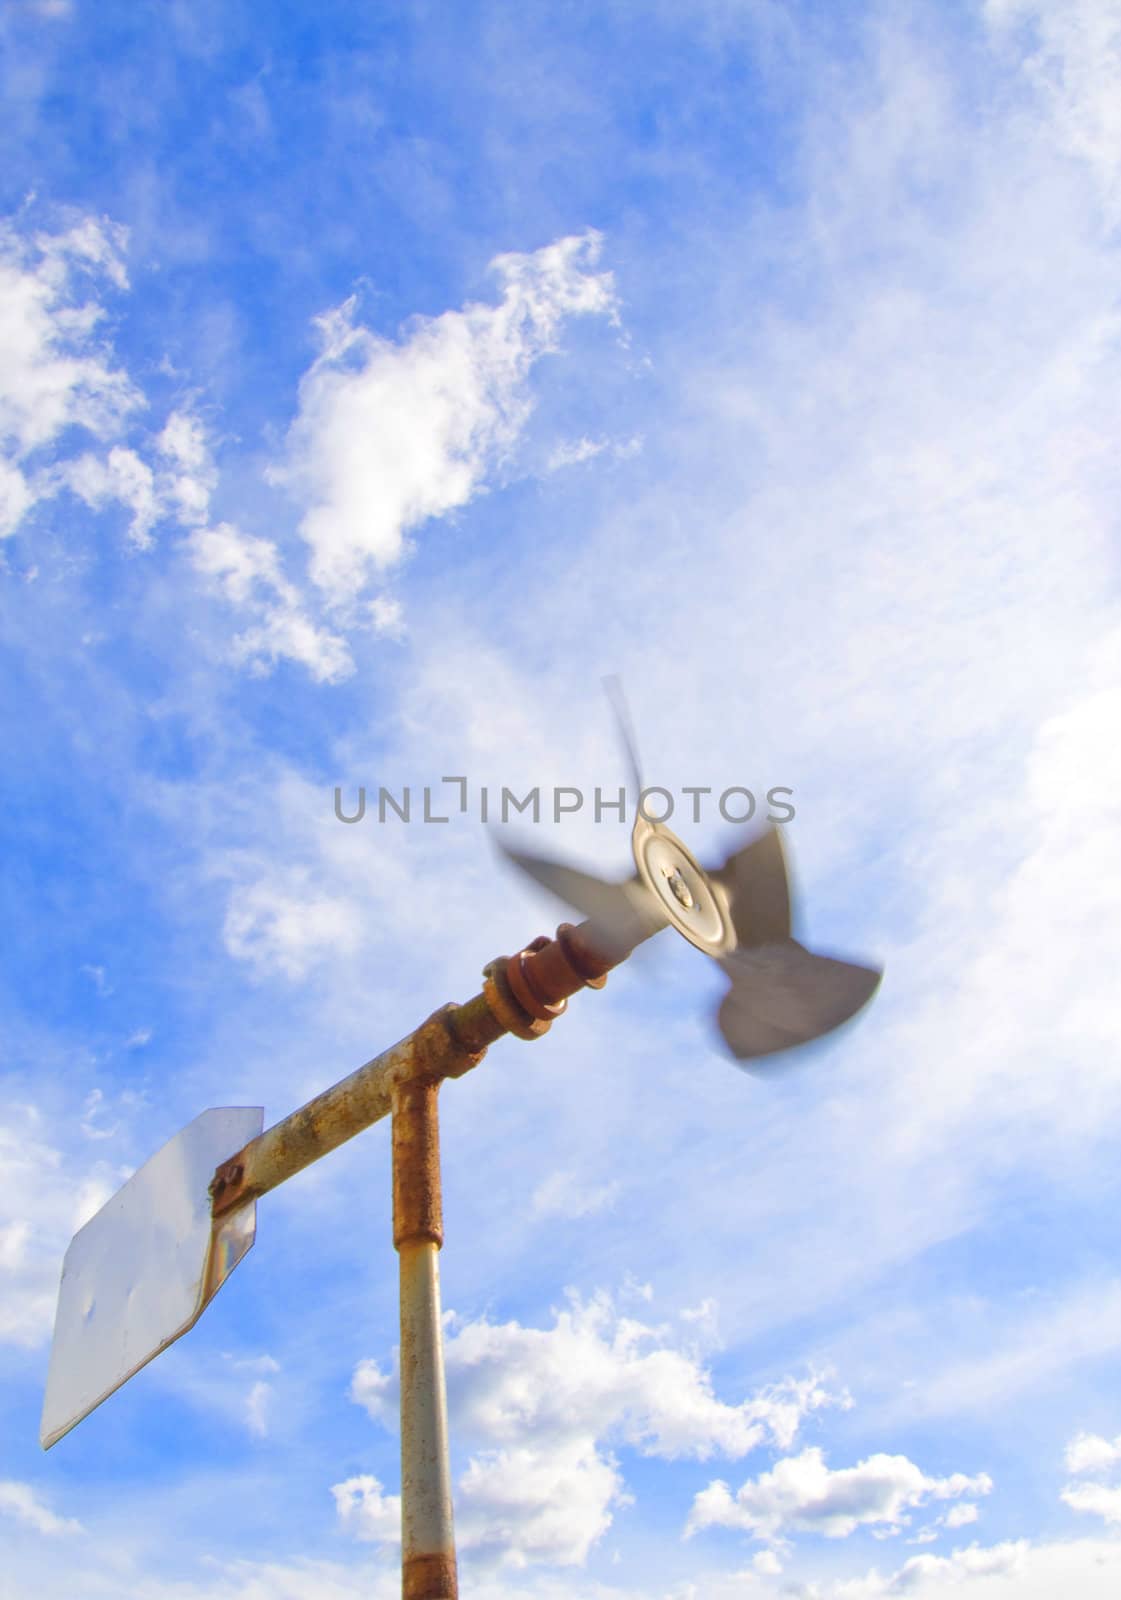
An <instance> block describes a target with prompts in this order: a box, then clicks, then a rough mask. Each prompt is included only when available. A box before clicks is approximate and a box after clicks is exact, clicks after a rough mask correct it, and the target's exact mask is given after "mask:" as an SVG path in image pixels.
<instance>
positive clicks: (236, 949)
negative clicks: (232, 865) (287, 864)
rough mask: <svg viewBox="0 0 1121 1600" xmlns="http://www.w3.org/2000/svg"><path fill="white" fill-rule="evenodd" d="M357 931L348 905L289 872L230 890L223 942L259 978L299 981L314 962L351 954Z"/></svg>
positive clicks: (354, 912) (357, 920) (355, 916)
mask: <svg viewBox="0 0 1121 1600" xmlns="http://www.w3.org/2000/svg"><path fill="white" fill-rule="evenodd" d="M360 930H361V922H360V918H359V916H358V912H357V910H356V909H355V907H354V906H353V905H352V904H351V903H350V902H349V901H348V900H345V899H342V898H339V897H337V896H331V895H329V894H324V893H321V892H320V891H318V890H316V889H315V888H313V887H311V886H310V885H309V884H308V882H307V879H306V875H305V874H303V873H300V872H299V871H293V872H288V873H286V874H273V875H271V876H269V875H262V876H261V877H259V878H258V879H257V881H255V882H253V883H248V884H245V885H242V886H240V887H236V888H235V889H234V890H232V892H231V894H230V899H229V903H228V906H227V909H226V918H225V922H224V924H223V929H222V936H223V939H224V941H225V945H226V949H227V950H228V951H229V952H230V954H231V955H232V956H235V957H236V958H237V959H238V960H239V961H247V962H248V963H249V964H250V965H251V966H252V967H253V968H254V969H255V971H256V972H257V973H258V975H260V976H262V977H265V976H269V975H271V974H273V973H275V972H281V973H283V974H284V975H285V976H286V977H288V978H292V979H300V978H303V977H304V976H305V975H306V973H307V972H308V971H309V969H310V968H311V967H312V966H314V965H315V964H316V963H317V962H319V961H323V960H326V959H327V958H328V957H330V956H332V955H335V954H341V953H345V952H348V951H350V950H352V949H353V948H354V946H355V944H356V942H357V940H358V938H359V934H360Z"/></svg>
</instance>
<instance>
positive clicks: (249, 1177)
mask: <svg viewBox="0 0 1121 1600" xmlns="http://www.w3.org/2000/svg"><path fill="white" fill-rule="evenodd" d="M629 954H630V951H629V950H624V951H622V952H620V951H618V950H616V949H612V950H611V951H610V953H609V952H608V951H607V950H606V949H604V948H602V947H601V946H600V944H599V943H598V941H597V939H596V936H595V933H594V931H593V930H592V927H591V924H590V923H587V922H584V923H581V924H580V925H579V927H573V926H571V925H570V924H569V923H562V924H561V926H560V927H559V928H558V929H557V935H556V938H554V939H534V940H533V942H532V943H531V944H529V945H527V946H526V948H525V949H524V950H520V951H519V952H518V953H517V955H514V956H510V957H509V958H506V957H501V958H499V959H498V960H497V961H492V962H490V963H489V965H488V966H487V967H486V968H485V969H484V971H485V977H486V982H485V983H484V986H483V991H482V993H481V994H477V995H475V996H474V997H473V998H472V999H470V1000H468V1001H467V1002H466V1003H465V1004H464V1005H460V1006H457V1005H447V1006H443V1007H442V1008H441V1009H440V1010H439V1011H436V1012H434V1013H433V1014H432V1016H430V1017H429V1018H428V1020H427V1021H426V1022H422V1023H421V1025H420V1027H419V1028H417V1029H416V1030H415V1031H414V1032H413V1033H410V1034H409V1035H408V1036H407V1037H406V1038H404V1039H401V1040H399V1041H398V1043H397V1044H394V1045H390V1047H389V1049H388V1050H383V1051H382V1053H381V1055H379V1056H375V1057H374V1058H373V1060H371V1061H367V1062H366V1063H365V1064H364V1065H363V1066H361V1067H359V1068H358V1069H357V1070H356V1071H354V1072H352V1073H351V1074H350V1076H349V1077H347V1078H343V1079H342V1080H341V1081H340V1082H339V1083H336V1084H333V1085H332V1086H331V1088H329V1089H324V1091H323V1093H322V1094H318V1095H316V1096H315V1098H314V1099H313V1100H309V1101H308V1103H307V1104H306V1105H304V1106H301V1107H300V1108H299V1110H297V1111H293V1112H292V1113H291V1114H290V1115H289V1116H287V1117H285V1118H284V1119H283V1121H281V1122H277V1123H274V1125H273V1126H272V1127H271V1128H266V1129H265V1131H264V1133H261V1134H258V1136H257V1137H256V1138H255V1139H251V1140H250V1141H249V1143H248V1144H247V1145H245V1146H244V1148H243V1149H241V1150H239V1151H238V1152H237V1154H236V1155H234V1156H231V1157H230V1158H229V1159H228V1160H227V1161H223V1162H222V1164H221V1165H220V1166H219V1167H218V1168H217V1170H216V1172H215V1174H214V1177H213V1179H212V1180H211V1184H210V1196H211V1214H212V1215H213V1216H214V1217H216V1218H217V1217H223V1216H227V1215H229V1213H230V1212H231V1211H235V1210H236V1209H237V1208H238V1206H241V1205H244V1204H245V1203H246V1201H249V1200H255V1199H257V1198H258V1197H259V1196H260V1195H263V1194H267V1193H268V1192H269V1190H270V1189H275V1188H276V1187H277V1185H278V1184H281V1183H284V1182H285V1180H286V1179H288V1178H291V1177H293V1176H294V1174H295V1173H297V1172H300V1171H302V1170H303V1168H304V1167H307V1166H310V1165H311V1163H312V1162H313V1161H318V1159H319V1157H320V1156H323V1155H326V1154H327V1153H328V1151H331V1150H334V1149H336V1148H337V1147H338V1146H339V1145H340V1144H343V1143H345V1142H346V1140H347V1139H352V1138H353V1137H354V1135H355V1134H357V1133H361V1132H362V1130H363V1128H368V1127H369V1126H370V1124H371V1123H374V1122H377V1121H379V1120H380V1118H382V1117H385V1116H388V1115H389V1114H390V1112H391V1111H392V1109H393V1092H394V1088H395V1086H396V1085H398V1084H400V1083H405V1082H408V1081H409V1080H411V1079H413V1078H432V1079H435V1080H440V1079H443V1078H458V1077H461V1076H462V1075H463V1073H465V1072H468V1071H470V1069H471V1068H472V1067H475V1066H477V1065H478V1064H479V1062H480V1061H481V1060H482V1059H483V1056H484V1055H485V1054H486V1050H487V1046H488V1045H491V1044H493V1043H494V1042H495V1040H496V1039H500V1038H501V1037H502V1035H503V1034H505V1033H513V1034H516V1035H517V1036H518V1037H519V1038H523V1039H535V1038H537V1037H539V1035H541V1034H542V1033H544V1032H546V1030H547V1029H548V1028H549V1026H550V1024H551V1023H552V1021H553V1019H554V1018H555V1017H557V1016H559V1015H560V1014H561V1012H562V1011H563V1010H564V1007H565V1002H566V1001H567V1000H568V998H569V997H570V996H571V995H574V994H576V993H577V991H578V990H580V989H583V988H597V989H598V988H602V986H603V984H604V983H605V982H606V974H607V973H608V972H609V971H610V969H611V968H612V967H615V966H618V965H619V963H620V962H621V961H625V960H626V957H627V956H628V955H629Z"/></svg>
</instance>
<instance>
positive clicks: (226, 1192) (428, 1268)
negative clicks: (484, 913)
mask: <svg viewBox="0 0 1121 1600" xmlns="http://www.w3.org/2000/svg"><path fill="white" fill-rule="evenodd" d="M656 931H657V929H656V927H655V926H654V925H653V924H650V925H641V926H639V925H636V928H635V930H634V937H633V938H632V939H631V940H629V941H627V942H620V941H619V940H618V939H616V940H614V941H602V940H601V939H600V938H599V937H597V936H596V934H595V932H594V931H593V929H592V927H591V925H590V924H589V923H582V924H580V926H578V927H573V926H572V924H571V923H567V922H564V923H562V924H561V925H560V927H559V928H558V929H557V933H556V937H555V938H553V939H546V938H540V939H534V940H532V942H531V943H530V944H528V945H526V946H525V948H524V949H522V950H519V951H518V952H517V954H516V955H513V956H510V957H508V958H507V957H499V958H498V959H497V960H495V961H492V962H490V963H489V964H488V965H487V966H486V967H485V968H484V969H483V975H484V979H485V981H484V984H483V990H482V993H481V994H477V995H475V996H474V998H473V999H471V1000H468V1001H467V1002H466V1004H464V1005H461V1006H457V1005H448V1006H443V1007H442V1008H441V1009H440V1010H439V1011H436V1012H434V1013H433V1015H432V1016H431V1017H429V1018H428V1021H427V1022H424V1023H422V1024H421V1026H420V1027H419V1028H417V1029H415V1031H414V1032H413V1033H410V1034H409V1035H407V1037H406V1038H404V1039H402V1040H401V1041H400V1042H399V1043H398V1044H395V1045H393V1046H391V1047H390V1049H388V1050H385V1051H383V1052H382V1054H381V1055H380V1056H375V1057H374V1059H373V1060H372V1061H367V1062H366V1063H365V1065H364V1066H361V1067H359V1068H358V1069H357V1071H356V1072H352V1073H351V1074H350V1076H349V1077H348V1078H343V1079H342V1080H341V1081H340V1082H339V1083H336V1084H333V1085H332V1086H331V1087H330V1088H329V1089H324V1091H323V1092H322V1094H318V1095H316V1096H315V1098H314V1099H313V1100H309V1101H308V1103H307V1104H306V1105H304V1106H301V1107H300V1108H299V1110H297V1111H293V1112H292V1113H291V1114H290V1115H289V1116H287V1117H285V1118H284V1119H283V1121H281V1122H278V1123H275V1124H274V1125H273V1126H272V1127H271V1128H267V1129H266V1130H265V1132H264V1133H261V1134H258V1136H257V1137H256V1138H255V1139H251V1140H250V1141H249V1143H248V1144H246V1145H244V1146H243V1147H242V1149H240V1150H239V1151H238V1152H237V1153H236V1155H233V1156H230V1157H229V1158H228V1159H227V1160H225V1161H223V1162H221V1163H220V1165H219V1166H218V1167H217V1169H216V1170H215V1173H214V1176H213V1178H212V1179H211V1183H210V1196H211V1214H212V1216H213V1217H214V1219H215V1221H216V1222H217V1221H219V1220H220V1219H221V1218H223V1217H226V1216H228V1215H229V1214H230V1213H231V1212H233V1211H236V1210H237V1209H238V1208H239V1207H240V1206H243V1205H245V1204H247V1202H249V1201H250V1200H255V1199H257V1198H259V1197H260V1196H261V1195H263V1194H267V1193H268V1192H269V1190H270V1189H275V1188H276V1187H277V1185H278V1184H281V1183H284V1182H286V1181H287V1179H289V1178H290V1177H293V1176H294V1175H295V1174H296V1173H297V1172H300V1171H301V1170H302V1169H303V1168H304V1167H306V1166H308V1165H310V1163H311V1162H313V1161H317V1160H318V1159H319V1158H320V1157H321V1156H323V1155H326V1154H327V1153H328V1151H330V1150H334V1149H336V1148H337V1147H338V1146H339V1145H340V1144H343V1143H344V1142H345V1141H346V1140H347V1139H352V1138H353V1137H354V1135H355V1134H357V1133H360V1132H361V1131H362V1130H363V1129H364V1128H368V1127H369V1126H370V1124H371V1123H373V1122H377V1121H378V1120H379V1119H380V1118H381V1117H384V1116H386V1115H387V1114H389V1115H390V1116H391V1117H392V1148H393V1243H394V1245H395V1247H396V1249H397V1252H398V1256H399V1261H400V1289H401V1358H400V1359H401V1593H402V1597H403V1600H458V1594H459V1583H458V1577H457V1572H456V1558H455V1528H454V1524H453V1519H452V1493H451V1464H450V1461H449V1455H448V1416H447V1395H446V1390H445V1384H444V1349H443V1329H442V1325H441V1321H440V1270H439V1250H440V1246H441V1245H442V1244H443V1242H444V1230H443V1215H442V1206H441V1197H440V1136H439V1123H438V1118H437V1095H438V1093H439V1088H440V1084H441V1082H442V1081H443V1080H444V1079H446V1078H458V1077H461V1076H462V1075H463V1074H464V1073H466V1072H469V1071H470V1070H471V1068H472V1067H475V1066H477V1065H478V1064H479V1062H480V1061H481V1060H482V1058H483V1056H484V1055H485V1054H486V1051H487V1048H488V1046H489V1045H491V1044H493V1043H494V1042H495V1040H497V1039H500V1038H501V1037H502V1036H503V1034H507V1033H512V1034H514V1035H515V1036H516V1037H517V1038H519V1039H538V1038H540V1037H541V1035H542V1034H544V1033H547V1032H548V1030H549V1028H550V1027H551V1026H552V1024H553V1022H554V1021H555V1020H556V1019H557V1017H559V1016H560V1015H561V1014H562V1013H563V1011H564V1009H565V1006H566V1004H567V1002H568V998H569V996H571V995H574V994H576V993H577V992H578V990H580V989H601V988H602V987H603V985H604V983H605V982H606V981H607V973H608V972H609V971H610V969H611V968H612V967H615V966H618V965H619V963H620V962H621V961H624V960H626V958H627V956H628V955H629V954H630V951H631V949H633V947H634V945H636V944H638V943H640V942H641V941H642V940H643V939H646V938H649V937H650V935H651V933H653V932H656Z"/></svg>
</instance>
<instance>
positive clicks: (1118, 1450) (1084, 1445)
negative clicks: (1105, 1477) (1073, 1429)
mask: <svg viewBox="0 0 1121 1600" xmlns="http://www.w3.org/2000/svg"><path fill="white" fill-rule="evenodd" d="M1063 1461H1064V1464H1065V1466H1066V1469H1067V1471H1068V1472H1104V1471H1106V1470H1108V1468H1110V1467H1115V1466H1116V1465H1117V1463H1118V1462H1119V1461H1121V1434H1118V1436H1117V1438H1116V1439H1103V1438H1102V1437H1101V1436H1100V1435H1099V1434H1096V1433H1079V1434H1076V1435H1075V1437H1074V1438H1073V1439H1072V1440H1071V1441H1070V1443H1069V1444H1068V1445H1067V1447H1066V1451H1065V1452H1064V1456H1063Z"/></svg>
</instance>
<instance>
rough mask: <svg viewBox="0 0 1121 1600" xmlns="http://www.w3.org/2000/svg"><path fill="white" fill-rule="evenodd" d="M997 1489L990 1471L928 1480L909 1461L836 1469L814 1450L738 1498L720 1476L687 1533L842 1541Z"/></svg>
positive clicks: (873, 1459)
mask: <svg viewBox="0 0 1121 1600" xmlns="http://www.w3.org/2000/svg"><path fill="white" fill-rule="evenodd" d="M991 1488H992V1480H991V1479H990V1478H988V1477H987V1476H986V1474H985V1473H980V1474H978V1475H977V1476H976V1477H972V1478H970V1477H967V1476H966V1475H965V1474H964V1473H954V1474H953V1475H952V1476H951V1477H949V1478H930V1477H927V1476H926V1474H925V1473H923V1472H922V1471H921V1470H920V1469H919V1468H918V1467H917V1466H915V1464H914V1462H913V1461H909V1460H908V1459H907V1457H906V1456H889V1455H883V1454H879V1455H873V1456H869V1457H868V1459H867V1460H865V1461H861V1462H860V1463H859V1464H858V1465H857V1466H855V1467H842V1468H839V1469H838V1470H836V1471H833V1470H830V1468H829V1467H827V1466H826V1464H825V1458H824V1455H823V1454H822V1452H821V1450H820V1449H818V1448H817V1447H815V1446H811V1447H810V1448H808V1449H806V1450H803V1451H802V1453H801V1454H800V1455H797V1456H788V1457H786V1458H785V1459H784V1460H782V1461H778V1462H776V1464H775V1466H774V1467H773V1468H772V1469H771V1470H770V1471H769V1472H764V1473H762V1474H761V1475H760V1476H759V1477H758V1478H754V1479H749V1480H748V1481H747V1482H746V1483H745V1484H743V1485H742V1487H741V1488H740V1489H739V1490H738V1491H737V1492H736V1494H735V1496H733V1495H732V1493H731V1491H730V1490H729V1488H728V1485H727V1484H726V1483H723V1482H721V1481H720V1480H719V1479H718V1480H716V1481H715V1482H713V1483H711V1484H709V1486H708V1488H707V1489H702V1490H701V1492H700V1493H699V1494H698V1495H697V1496H696V1499H695V1500H694V1502H693V1509H692V1511H691V1512H690V1514H689V1521H688V1523H687V1526H686V1532H687V1534H693V1533H696V1532H698V1531H699V1530H701V1529H703V1528H710V1527H724V1528H740V1529H742V1530H743V1531H744V1532H746V1533H751V1534H754V1535H756V1536H757V1537H759V1538H764V1539H777V1538H781V1537H783V1536H784V1535H785V1534H787V1533H791V1532H796V1531H797V1532H811V1533H821V1534H824V1535H825V1537H826V1538H828V1539H844V1538H847V1537H848V1535H849V1534H851V1533H854V1532H855V1531H856V1529H857V1528H858V1527H862V1526H878V1527H880V1528H884V1527H887V1528H899V1527H905V1526H906V1525H907V1523H908V1522H909V1521H910V1518H909V1516H908V1513H909V1512H910V1511H911V1510H913V1509H914V1508H915V1507H916V1506H920V1505H923V1504H925V1503H926V1502H927V1501H928V1500H947V1499H950V1498H956V1497H957V1496H959V1495H963V1494H988V1492H989V1490H990V1489H991Z"/></svg>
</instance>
